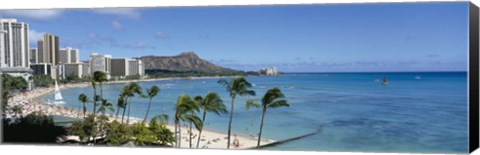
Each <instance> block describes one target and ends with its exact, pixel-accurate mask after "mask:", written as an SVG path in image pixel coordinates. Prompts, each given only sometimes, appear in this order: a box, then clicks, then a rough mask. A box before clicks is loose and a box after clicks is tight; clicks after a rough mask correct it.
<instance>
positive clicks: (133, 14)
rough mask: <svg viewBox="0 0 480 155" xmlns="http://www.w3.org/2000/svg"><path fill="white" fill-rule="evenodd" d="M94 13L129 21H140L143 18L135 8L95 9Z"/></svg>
mask: <svg viewBox="0 0 480 155" xmlns="http://www.w3.org/2000/svg"><path fill="white" fill-rule="evenodd" d="M93 11H94V12H95V13H98V14H104V15H114V16H118V17H125V18H129V19H139V18H140V16H141V14H140V12H139V11H138V10H136V9H133V8H105V9H94V10H93Z"/></svg>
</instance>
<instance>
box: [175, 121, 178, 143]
mask: <svg viewBox="0 0 480 155" xmlns="http://www.w3.org/2000/svg"><path fill="white" fill-rule="evenodd" d="M177 126H178V121H177V120H175V134H174V136H175V147H178V136H177V134H178V129H177Z"/></svg>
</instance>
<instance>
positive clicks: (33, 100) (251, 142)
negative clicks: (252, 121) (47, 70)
mask: <svg viewBox="0 0 480 155" xmlns="http://www.w3.org/2000/svg"><path fill="white" fill-rule="evenodd" d="M232 77H236V76H214V77H188V78H183V77H182V78H157V79H141V80H123V81H111V82H106V83H105V84H116V83H128V82H151V81H163V80H181V79H191V80H195V79H215V78H232ZM88 86H90V83H89V82H83V83H71V84H60V85H59V87H60V89H69V88H78V87H88ZM53 90H54V87H53V86H51V87H45V88H34V89H33V90H31V91H28V92H25V93H22V94H21V95H15V96H14V97H12V98H10V99H9V103H12V104H10V105H9V106H15V105H22V106H23V110H22V115H23V116H25V115H28V114H30V113H32V112H40V113H42V114H45V115H48V116H53V115H59V116H64V117H71V118H77V117H78V118H81V117H83V112H82V111H78V110H77V109H76V108H69V107H66V106H62V105H53V104H49V103H47V102H44V101H41V98H42V97H44V96H45V95H48V94H49V93H51V92H52V91H53ZM87 114H91V112H89V111H87ZM7 115H10V117H12V116H13V114H12V113H11V112H10V113H9V112H7ZM106 116H107V117H109V119H110V121H113V120H117V121H121V118H117V119H115V114H114V113H108V114H106ZM142 120H143V119H139V118H135V117H130V122H129V124H132V123H135V122H138V121H142ZM167 128H168V129H170V130H172V131H174V125H173V124H171V123H169V124H167ZM188 129H189V127H185V126H181V131H182V132H181V143H180V144H181V148H189V140H188V134H189V133H188V131H189V130H188ZM198 134H199V131H197V130H196V129H195V128H193V129H192V148H196V144H197V140H198V137H197V135H198ZM234 134H236V135H237V136H236V137H237V139H238V140H239V141H240V146H239V147H238V148H235V147H234V146H233V145H232V146H231V149H251V148H255V147H256V145H257V142H258V137H255V138H253V137H250V136H246V135H242V134H241V133H232V135H231V141H232V142H233V139H234V138H235V137H234ZM227 136H228V135H227V134H226V133H222V132H218V131H210V130H207V129H204V130H203V131H202V137H201V140H200V145H199V148H213V149H226V147H227V143H226V141H227ZM274 142H275V141H274V140H270V139H267V138H262V140H261V143H260V145H268V144H270V143H274Z"/></svg>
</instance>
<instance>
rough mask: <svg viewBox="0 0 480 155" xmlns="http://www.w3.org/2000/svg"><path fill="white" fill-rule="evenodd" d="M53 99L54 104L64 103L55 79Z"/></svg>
mask: <svg viewBox="0 0 480 155" xmlns="http://www.w3.org/2000/svg"><path fill="white" fill-rule="evenodd" d="M54 99H55V100H54V101H53V103H54V104H65V101H63V97H62V93H61V92H60V87H58V83H57V81H55V98H54Z"/></svg>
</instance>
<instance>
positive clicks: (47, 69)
mask: <svg viewBox="0 0 480 155" xmlns="http://www.w3.org/2000/svg"><path fill="white" fill-rule="evenodd" d="M30 69H32V70H33V75H40V74H43V75H50V77H52V79H56V78H57V76H56V75H57V74H56V73H57V71H56V70H57V68H56V67H55V66H53V65H52V64H49V63H37V64H30Z"/></svg>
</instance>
